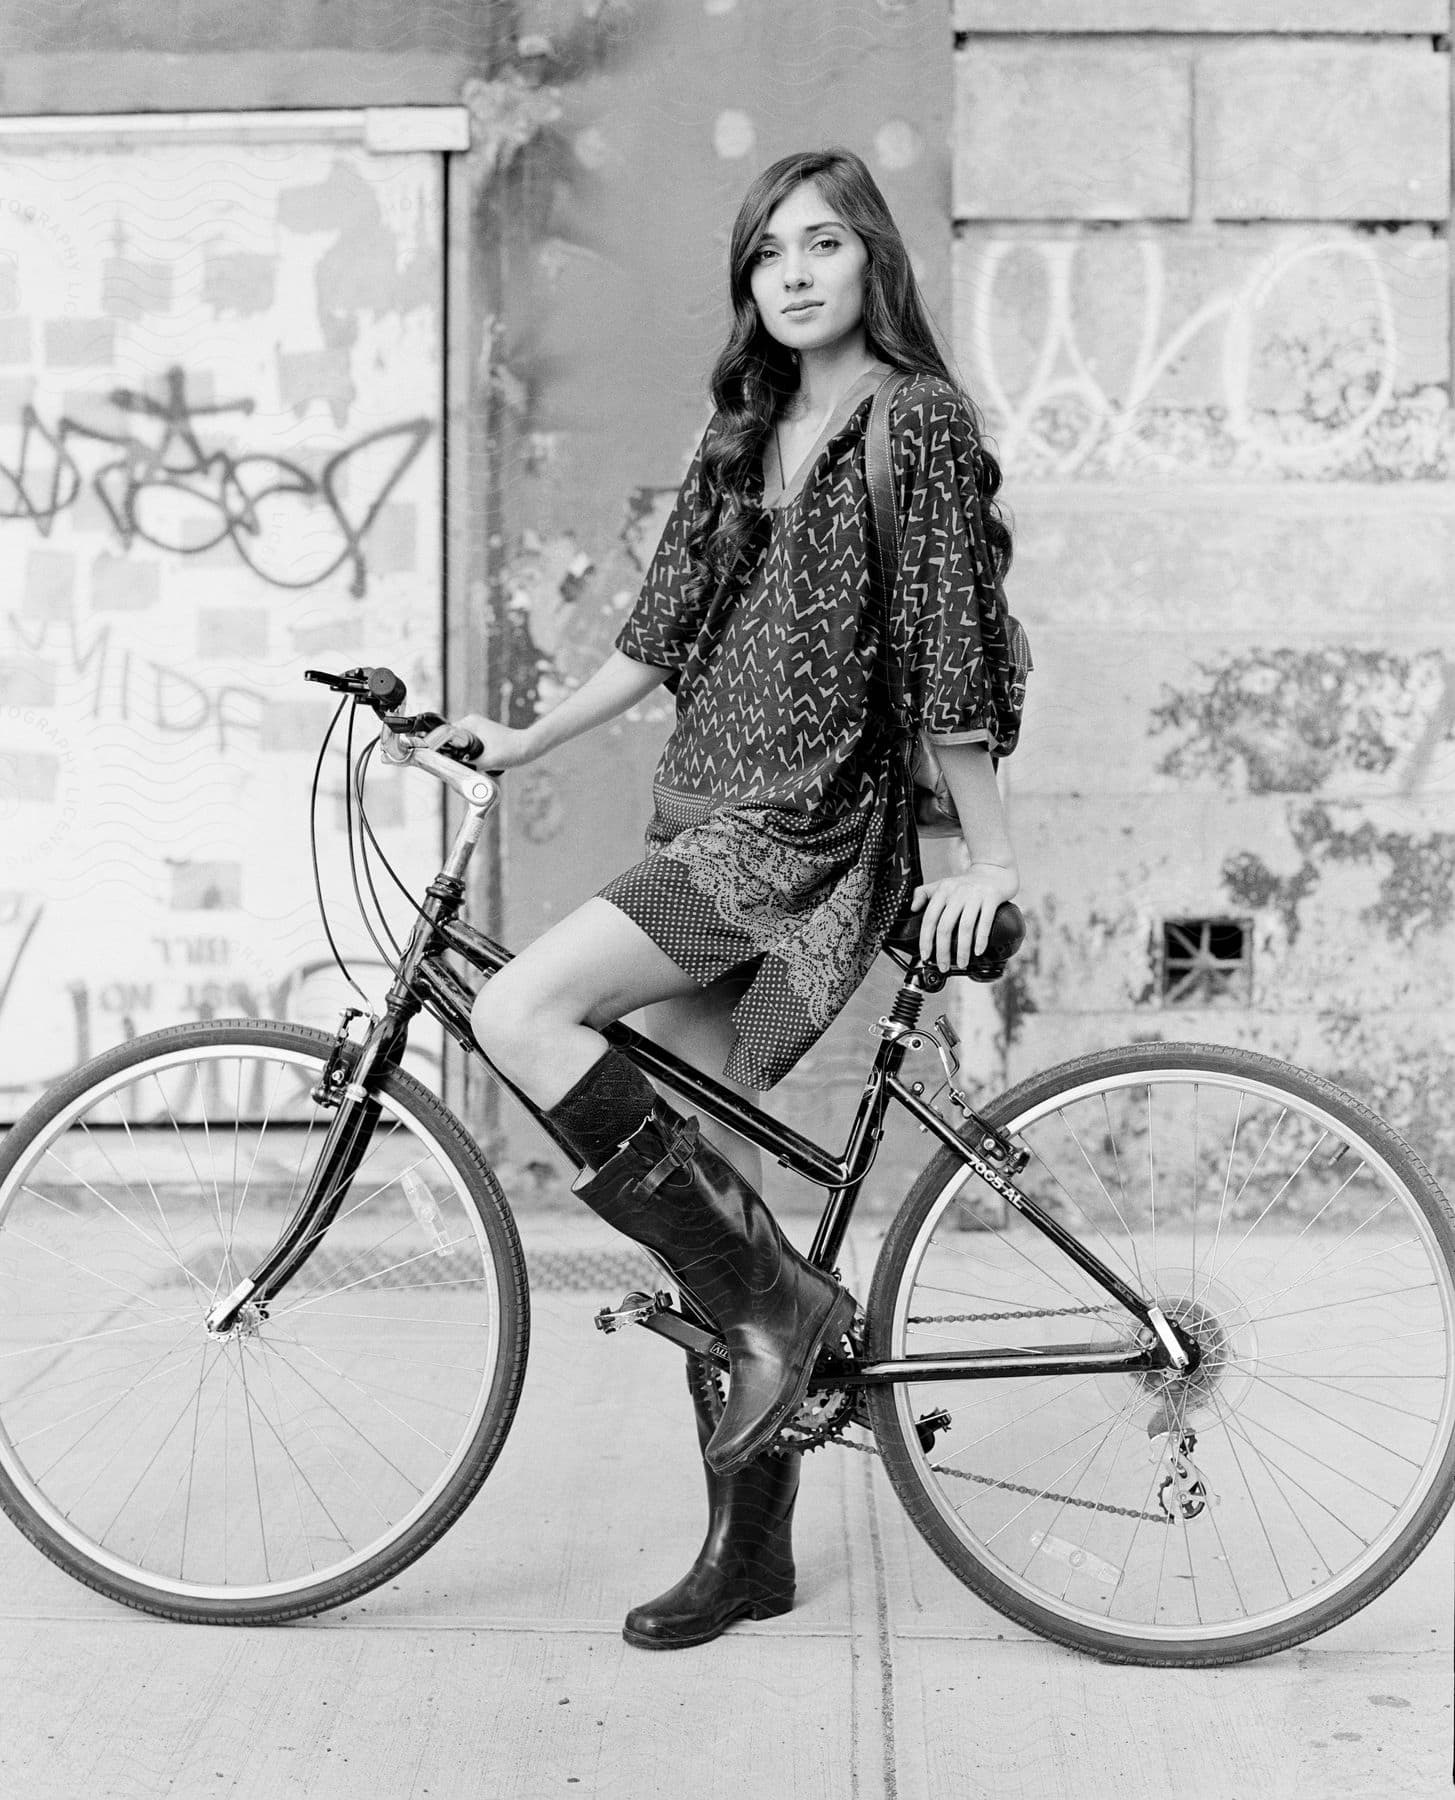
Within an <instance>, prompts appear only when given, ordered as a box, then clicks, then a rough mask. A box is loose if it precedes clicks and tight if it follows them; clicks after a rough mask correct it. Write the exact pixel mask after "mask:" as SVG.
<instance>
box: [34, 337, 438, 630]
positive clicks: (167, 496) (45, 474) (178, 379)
mask: <svg viewBox="0 0 1455 1800" xmlns="http://www.w3.org/2000/svg"><path fill="white" fill-rule="evenodd" d="M162 386H163V390H164V391H163V394H162V397H161V398H160V399H158V398H155V397H154V396H153V395H150V394H145V393H135V392H133V391H132V390H131V389H129V388H115V389H113V390H112V391H111V392H110V393H109V394H107V395H106V396H105V403H106V404H107V405H108V406H110V407H111V408H113V409H114V410H115V411H116V412H118V413H121V414H124V415H126V416H127V417H128V418H131V419H134V420H136V421H137V424H136V425H135V426H131V427H128V428H126V429H123V430H116V431H108V430H106V429H104V428H103V427H101V426H98V425H96V424H88V423H86V422H85V421H84V420H81V419H74V418H71V417H69V416H67V415H65V414H62V416H61V417H60V418H59V419H57V420H56V421H55V423H54V424H52V425H47V424H46V423H45V422H44V421H43V420H42V419H41V417H40V414H39V413H37V411H36V410H35V408H34V407H33V406H26V407H25V408H24V409H23V410H22V412H21V415H20V447H19V451H18V453H17V454H16V458H15V461H14V463H13V464H11V463H7V462H6V460H5V459H4V457H3V456H0V519H26V520H29V521H30V523H31V524H33V525H34V526H35V527H36V529H37V531H38V532H39V533H40V534H41V536H42V537H46V536H49V534H50V530H51V526H52V524H53V522H54V521H55V519H56V517H57V516H58V515H59V514H60V513H62V512H63V511H64V510H65V509H66V508H67V507H71V506H74V505H75V504H76V502H77V500H78V498H79V497H80V495H81V493H82V491H83V489H84V488H85V487H86V486H87V485H88V484H89V486H90V489H91V491H92V492H93V493H94V494H95V496H96V499H97V500H98V501H99V503H100V504H101V506H102V507H103V508H104V510H105V513H106V516H107V518H108V519H109V520H110V521H111V524H112V527H113V528H114V530H115V533H116V536H117V538H118V540H119V541H120V543H121V544H122V545H123V547H127V548H129V547H130V546H131V544H132V543H133V542H135V541H136V540H138V539H139V540H141V541H142V542H143V543H146V544H150V545H152V546H153V547H154V548H156V549H159V550H169V551H173V552H176V553H177V554H179V555H183V556H187V555H193V556H196V555H200V554H202V553H204V552H206V551H208V550H212V549H214V548H216V546H217V545H219V544H221V543H222V542H224V541H226V542H228V543H229V544H231V546H232V548H233V549H234V550H235V551H236V552H237V554H238V556H239V557H240V558H241V559H242V561H243V562H244V563H246V564H247V566H248V568H249V569H251V570H252V572H253V573H254V574H255V575H257V576H259V577H260V578H261V579H262V580H263V581H266V582H268V583H269V584H270V585H271V586H273V587H284V588H303V587H313V586H315V585H316V584H317V583H319V582H320V581H325V580H327V579H328V577H329V576H331V575H332V574H334V572H335V571H336V570H338V569H339V568H341V567H342V566H343V565H345V564H347V565H348V566H349V568H350V570H351V576H350V584H349V592H350V593H351V594H353V595H354V596H355V597H356V598H357V597H358V596H360V595H362V594H363V593H364V591H365V589H366V586H367V565H366V563H365V559H364V538H365V536H366V535H367V533H368V531H369V528H370V526H371V525H373V523H374V521H375V520H376V519H377V518H378V516H379V512H380V509H381V508H382V507H383V506H384V504H385V502H386V501H387V500H388V498H389V496H390V494H391V493H392V492H393V491H394V489H395V488H396V487H397V486H398V484H399V482H400V480H401V479H402V478H403V475H404V472H405V470H406V469H408V467H409V465H410V464H411V463H412V462H413V461H414V459H415V457H416V456H418V455H419V453H420V451H421V450H422V449H423V448H424V445H425V443H426V441H427V440H428V438H429V436H430V433H431V432H432V431H433V429H434V426H433V424H432V423H431V421H430V420H428V419H406V420H402V421H401V422H400V423H399V424H397V425H383V426H380V427H379V428H378V429H377V430H374V431H370V432H366V433H365V434H363V435H362V436H360V437H358V438H355V439H354V440H353V441H352V442H350V443H348V444H346V445H345V446H344V447H343V448H342V449H341V450H337V451H335V452H334V454H333V455H332V456H330V457H329V458H328V460H327V461H326V462H325V463H324V464H323V466H322V468H321V469H320V470H319V471H318V473H317V474H316V475H315V474H313V473H312V472H310V471H309V470H308V469H307V468H305V467H303V466H302V465H301V464H299V463H297V462H293V461H291V460H289V459H288V458H287V457H281V456H273V455H269V454H267V453H266V452H263V451H257V450H252V451H246V452H244V453H243V454H242V455H240V456H235V455H233V454H232V453H231V452H230V451H229V450H228V449H226V448H225V447H218V446H215V445H214V446H213V447H211V448H208V447H207V446H206V445H205V444H204V443H203V441H202V439H201V438H200V437H199V435H198V430H199V424H200V422H201V421H202V420H203V419H206V418H208V417H215V416H216V415H218V414H224V413H242V414H247V413H250V412H251V411H252V410H253V402H252V401H251V400H223V401H214V402H212V403H210V404H206V405H203V404H201V403H199V402H197V401H194V400H189V399H188V397H187V376H186V372H185V371H184V370H183V369H181V368H177V367H173V368H170V369H168V370H167V371H166V372H165V375H164V377H163V381H162ZM142 421H145V424H144V425H143V424H142V423H141V422H142ZM386 445H387V446H388V454H387V455H386V456H385V457H384V458H383V459H382V460H381V459H380V458H379V456H378V454H377V452H379V451H380V450H381V449H383V448H384V447H385V446H386ZM87 446H90V447H95V448H96V451H97V457H96V462H95V466H93V467H90V468H89V469H83V462H84V461H85V457H84V454H83V451H84V447H87ZM103 459H104V460H103ZM371 461H372V462H373V464H374V465H375V466H374V467H373V468H370V467H369V464H370V462H371ZM359 467H362V468H363V469H365V471H366V474H367V478H368V485H367V487H365V488H364V490H363V491H362V492H357V493H355V494H354V496H353V498H352V503H351V504H346V503H345V501H344V499H343V495H342V491H341V490H342V488H343V485H344V483H345V480H346V479H347V476H348V475H349V474H351V473H353V471H354V470H355V469H356V468H359ZM179 501H182V502H185V503H187V504H185V505H184V506H183V507H182V508H181V509H180V511H179V508H178V505H177V503H178V502H179ZM300 526H301V527H303V528H304V529H306V530H307V532H308V535H309V539H310V555H309V556H308V558H307V559H306V560H305V567H304V568H303V571H302V572H301V573H300V569H299V563H300V558H299V556H298V543H297V538H298V533H299V529H300Z"/></svg>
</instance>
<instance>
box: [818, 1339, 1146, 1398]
mask: <svg viewBox="0 0 1455 1800" xmlns="http://www.w3.org/2000/svg"><path fill="white" fill-rule="evenodd" d="M1166 1366H1167V1365H1166V1359H1165V1357H1163V1356H1161V1355H1160V1354H1158V1352H1156V1351H1148V1350H1123V1349H1116V1348H1112V1347H1109V1346H1107V1345H1105V1344H1057V1345H1055V1346H1054V1347H1048V1348H1046V1349H1044V1350H1035V1349H1015V1350H966V1351H963V1352H961V1354H960V1355H958V1356H897V1357H889V1358H885V1359H884V1360H883V1361H880V1362H861V1363H854V1364H844V1365H842V1366H836V1367H835V1368H834V1370H833V1375H832V1380H833V1384H834V1386H835V1387H846V1388H848V1387H890V1386H892V1385H893V1384H894V1383H896V1382H900V1381H994V1380H997V1379H1006V1378H1008V1377H1011V1376H1016V1375H1123V1374H1125V1375H1150V1374H1155V1373H1156V1372H1157V1371H1158V1370H1159V1369H1165V1368H1166Z"/></svg>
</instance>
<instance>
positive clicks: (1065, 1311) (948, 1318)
mask: <svg viewBox="0 0 1455 1800" xmlns="http://www.w3.org/2000/svg"><path fill="white" fill-rule="evenodd" d="M1111 1310H1112V1309H1111V1307H1109V1306H1107V1305H1105V1304H1103V1305H1101V1306H1039V1307H1036V1308H1035V1309H1034V1310H1032V1311H1029V1312H995V1313H915V1314H912V1315H911V1316H910V1317H909V1318H908V1319H906V1320H905V1324H906V1325H986V1324H991V1323H993V1322H994V1321H995V1320H997V1319H1069V1318H1071V1317H1072V1316H1073V1315H1074V1316H1077V1317H1079V1316H1080V1315H1082V1314H1084V1313H1104V1312H1110V1311H1111Z"/></svg>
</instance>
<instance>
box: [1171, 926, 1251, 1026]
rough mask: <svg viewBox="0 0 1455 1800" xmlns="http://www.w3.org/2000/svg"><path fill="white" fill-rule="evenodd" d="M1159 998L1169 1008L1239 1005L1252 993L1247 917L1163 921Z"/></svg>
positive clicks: (1249, 927)
mask: <svg viewBox="0 0 1455 1800" xmlns="http://www.w3.org/2000/svg"><path fill="white" fill-rule="evenodd" d="M1161 985H1162V998H1163V1000H1164V1001H1165V1002H1166V1003H1167V1004H1168V1005H1169V1006H1211V1005H1215V1004H1216V1003H1217V1002H1219V1001H1224V1002H1233V1003H1234V1004H1244V1005H1246V1004H1247V1002H1248V1001H1249V1000H1250V999H1251V997H1252V992H1253V929H1252V921H1251V920H1250V919H1165V920H1164V921H1163V923H1162V984H1161Z"/></svg>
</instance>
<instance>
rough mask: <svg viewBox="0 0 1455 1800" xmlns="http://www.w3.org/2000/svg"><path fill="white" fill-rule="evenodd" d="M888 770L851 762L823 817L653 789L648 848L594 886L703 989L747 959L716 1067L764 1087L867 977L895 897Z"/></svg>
mask: <svg viewBox="0 0 1455 1800" xmlns="http://www.w3.org/2000/svg"><path fill="white" fill-rule="evenodd" d="M889 785H890V784H889V775H888V770H887V768H884V767H883V765H881V771H876V772H871V771H864V772H863V773H862V774H861V776H860V782H859V795H858V803H857V804H856V805H855V806H853V807H852V808H850V809H847V810H844V811H842V812H840V813H838V814H836V815H832V816H827V817H826V816H824V815H821V814H813V813H803V812H798V811H794V810H792V809H788V808H778V807H772V806H755V805H750V804H742V803H721V802H717V801H713V800H706V799H702V798H701V797H699V796H698V795H695V794H678V793H673V792H671V791H670V790H667V789H663V788H661V787H658V788H656V789H655V790H654V800H655V811H654V814H653V818H652V821H651V824H650V825H649V826H648V828H647V834H646V849H647V854H646V855H645V856H644V857H643V859H642V860H641V861H640V862H639V863H637V864H635V866H634V867H632V868H630V869H627V870H626V871H625V873H623V874H621V875H618V876H617V877H616V878H615V880H613V881H610V882H608V883H607V885H606V886H605V887H604V888H602V889H601V890H600V897H601V898H602V899H603V900H609V901H610V902H611V903H612V905H613V906H615V907H617V908H618V909H619V910H620V911H622V912H624V913H626V915H627V916H628V917H629V918H631V919H632V920H634V921H635V922H636V923H637V924H638V925H640V926H641V928H642V930H643V931H645V932H646V934H647V936H648V937H650V938H651V939H652V941H653V942H654V943H655V944H657V945H658V946H659V947H660V948H661V949H662V950H663V951H665V952H666V954H667V955H668V956H670V957H671V958H672V960H673V962H675V963H676V964H677V966H678V967H679V968H680V969H682V970H683V971H684V972H685V973H686V974H688V975H689V976H691V978H692V979H693V980H694V981H696V982H697V983H699V985H701V986H703V987H707V986H708V985H710V984H711V983H712V982H714V981H717V980H720V979H721V978H722V977H723V976H724V975H727V974H730V973H732V972H733V971H734V970H740V969H743V968H744V967H745V966H748V965H753V974H752V979H751V981H750V983H749V985H748V987H747V989H746V991H745V992H744V994H743V996H742V998H741V1000H740V1001H739V1002H738V1005H737V1006H736V1008H735V1009H734V1012H733V1023H734V1025H735V1026H736V1027H737V1034H738V1035H737V1041H736V1043H735V1045H734V1046H733V1051H732V1054H731V1056H730V1057H729V1058H728V1062H727V1066H726V1067H725V1069H724V1070H723V1074H724V1075H726V1076H727V1077H728V1079H729V1080H732V1081H739V1082H742V1083H743V1084H744V1085H745V1086H747V1087H753V1088H770V1087H772V1086H774V1084H775V1083H776V1082H779V1081H781V1080H782V1078H783V1077H784V1076H785V1075H786V1074H787V1073H788V1071H789V1070H790V1069H791V1068H792V1067H793V1066H794V1064H795V1063H796V1062H798V1060H799V1059H800V1058H801V1057H802V1056H803V1055H804V1053H805V1052H806V1051H807V1050H809V1049H811V1048H812V1046H813V1045H814V1044H815V1043H816V1042H817V1041H818V1039H819V1038H820V1037H821V1036H822V1035H823V1033H824V1032H825V1031H826V1030H827V1029H828V1027H829V1025H830V1024H831V1023H832V1022H833V1020H834V1019H835V1018H836V1017H837V1015H838V1014H839V1012H840V1011H841V1010H842V1008H843V1006H844V1005H845V1003H846V1002H847V1001H848V998H849V996H850V995H851V994H852V993H853V991H854V989H855V988H856V987H858V985H859V983H860V982H861V981H862V980H863V979H864V976H865V975H866V974H867V973H868V971H869V967H870V965H871V964H872V963H873V961H874V958H875V956H876V955H877V954H878V951H879V946H880V944H881V943H882V941H883V938H884V934H885V932H886V931H887V930H888V929H889V927H890V925H891V924H892V923H893V921H894V919H895V917H896V915H897V913H898V911H899V908H900V904H901V902H902V900H903V898H904V895H905V886H904V881H903V879H902V878H901V877H900V875H899V874H898V863H897V859H896V858H895V856H894V854H893V846H892V844H891V841H890V834H889V833H888V832H887V830H886V826H887V822H888V817H889V814H890V812H891V810H892V808H891V806H890V804H889Z"/></svg>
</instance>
